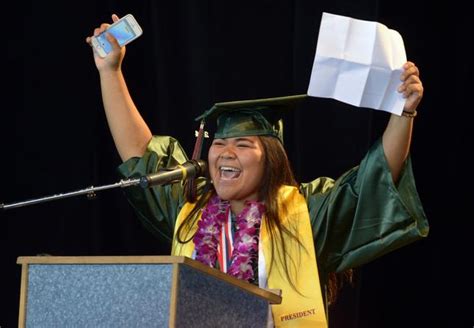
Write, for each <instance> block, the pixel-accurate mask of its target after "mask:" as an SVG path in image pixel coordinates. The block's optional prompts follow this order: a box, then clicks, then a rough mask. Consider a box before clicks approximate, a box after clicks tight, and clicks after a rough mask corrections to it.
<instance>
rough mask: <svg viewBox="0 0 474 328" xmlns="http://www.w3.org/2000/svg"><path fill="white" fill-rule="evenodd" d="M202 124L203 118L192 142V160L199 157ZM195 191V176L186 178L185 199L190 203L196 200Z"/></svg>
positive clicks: (202, 137)
mask: <svg viewBox="0 0 474 328" xmlns="http://www.w3.org/2000/svg"><path fill="white" fill-rule="evenodd" d="M204 124H205V122H204V119H202V120H201V123H200V124H199V131H198V132H197V136H196V137H197V138H196V143H195V144H194V150H193V155H192V157H191V159H192V160H198V159H200V158H201V152H202V144H203V139H204ZM196 193H197V191H196V178H192V179H187V180H186V185H185V194H186V200H187V201H188V202H190V203H194V202H195V201H196Z"/></svg>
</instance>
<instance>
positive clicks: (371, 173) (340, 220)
mask: <svg viewBox="0 0 474 328" xmlns="http://www.w3.org/2000/svg"><path fill="white" fill-rule="evenodd" d="M301 190H302V192H303V194H304V195H305V197H306V200H307V203H308V208H309V212H310V217H311V225H312V228H313V237H314V241H315V248H316V252H317V256H318V265H319V267H320V270H322V271H323V272H325V273H328V272H334V271H335V272H340V271H344V270H346V269H349V268H354V267H357V266H359V265H361V264H364V263H366V262H369V261H371V260H373V259H375V258H377V257H379V256H381V255H383V254H386V253H388V252H391V251H393V250H395V249H397V248H399V247H402V246H404V245H406V244H408V243H411V242H413V241H415V240H418V239H420V238H422V237H426V236H427V235H428V230H429V227H428V222H427V219H426V216H425V213H424V211H423V207H422V205H421V202H420V199H419V197H418V192H417V190H416V187H415V182H414V178H413V171H412V168H411V161H410V159H409V158H408V159H407V161H406V163H405V167H404V169H403V170H402V173H401V175H400V180H399V182H398V185H395V184H394V183H393V180H392V176H391V173H390V169H389V168H388V166H387V162H386V159H385V155H384V151H383V146H382V141H381V139H380V140H378V141H377V142H376V143H375V144H374V146H373V147H372V148H371V149H370V150H369V152H368V153H367V155H366V156H365V158H364V159H363V160H362V162H361V163H360V165H359V166H358V167H355V168H353V169H351V170H349V171H348V172H346V173H344V174H343V175H342V176H341V177H340V178H339V179H338V180H336V181H334V180H332V179H329V178H319V179H316V180H314V181H312V182H310V183H306V184H302V185H301Z"/></svg>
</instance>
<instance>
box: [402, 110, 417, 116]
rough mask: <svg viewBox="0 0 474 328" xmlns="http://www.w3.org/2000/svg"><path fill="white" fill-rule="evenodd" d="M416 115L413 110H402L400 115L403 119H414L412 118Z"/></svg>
mask: <svg viewBox="0 0 474 328" xmlns="http://www.w3.org/2000/svg"><path fill="white" fill-rule="evenodd" d="M417 114H418V112H417V111H416V109H415V110H413V111H409V110H403V111H402V114H401V115H402V116H405V117H409V118H414V117H416V115H417Z"/></svg>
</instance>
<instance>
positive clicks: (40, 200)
mask: <svg viewBox="0 0 474 328" xmlns="http://www.w3.org/2000/svg"><path fill="white" fill-rule="evenodd" d="M140 180H141V179H140V178H138V179H128V180H120V181H119V182H116V183H113V184H109V185H104V186H98V187H94V186H91V187H88V188H85V189H81V190H77V191H72V192H67V193H65V194H57V195H52V196H46V197H42V198H36V199H31V200H27V201H23V202H17V203H11V204H0V210H8V209H12V208H17V207H23V206H28V205H33V204H39V203H44V202H49V201H52V200H56V199H62V198H67V197H74V196H78V195H84V194H86V195H87V198H88V199H93V198H94V197H95V196H96V194H95V192H96V191H100V190H106V189H112V188H117V187H121V188H126V187H130V186H136V185H139V184H140Z"/></svg>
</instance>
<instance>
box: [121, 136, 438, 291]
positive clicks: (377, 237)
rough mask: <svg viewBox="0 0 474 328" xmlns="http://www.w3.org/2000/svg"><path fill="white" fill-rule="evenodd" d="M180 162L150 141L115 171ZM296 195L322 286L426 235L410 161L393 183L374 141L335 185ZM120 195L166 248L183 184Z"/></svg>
mask: <svg viewBox="0 0 474 328" xmlns="http://www.w3.org/2000/svg"><path fill="white" fill-rule="evenodd" d="M187 160H188V157H187V156H186V154H185V152H184V150H183V149H182V147H181V146H180V144H179V142H178V141H177V140H176V139H174V138H172V137H168V136H154V137H153V139H152V140H151V141H150V143H149V144H148V147H147V151H146V153H145V154H144V155H143V156H142V157H141V158H131V159H129V160H128V161H126V162H124V163H123V164H122V165H121V166H120V167H119V168H118V170H119V173H120V174H121V176H122V177H123V178H131V177H135V178H137V177H140V176H143V175H146V174H149V173H152V172H155V171H156V170H158V169H160V168H165V167H172V166H175V165H177V164H180V163H183V162H185V161H187ZM200 183H201V184H202V183H203V178H201V180H200ZM198 185H199V182H198ZM300 190H301V193H302V194H303V195H304V197H305V199H306V202H307V204H308V211H309V215H310V219H311V226H312V229H313V237H314V244H315V249H316V255H317V261H318V266H319V271H320V278H321V280H322V281H321V282H322V283H325V282H326V279H327V275H328V273H329V272H341V271H344V270H346V269H349V268H354V267H357V266H360V265H361V264H364V263H367V262H369V261H371V260H373V259H375V258H377V257H379V256H381V255H383V254H386V253H388V252H390V251H392V250H395V249H397V248H399V247H401V246H404V245H406V244H409V243H411V242H413V241H415V240H418V239H420V238H422V237H426V236H427V234H428V230H429V227H428V222H427V219H426V216H425V213H424V211H423V207H422V205H421V202H420V199H419V197H418V193H417V190H416V187H415V182H414V178H413V172H412V168H411V162H410V159H408V160H407V161H406V163H405V167H404V169H403V170H402V172H401V174H400V179H399V182H398V184H397V185H395V184H394V183H393V180H392V176H391V173H390V170H389V168H388V166H387V162H386V160H385V156H384V152H383V147H382V141H381V139H379V140H378V141H377V142H376V143H375V144H374V145H373V146H372V147H371V149H370V150H369V151H368V152H367V154H366V156H365V157H364V158H363V159H362V161H361V163H360V165H358V166H357V167H354V168H352V169H351V170H349V171H347V172H346V173H344V174H343V175H342V176H341V177H339V178H338V179H337V180H333V179H330V178H327V177H322V178H317V179H315V180H313V181H311V182H309V183H302V184H301V186H300ZM125 192H126V194H127V197H128V199H129V201H130V203H131V204H132V206H133V207H134V208H135V210H136V212H137V214H138V217H139V218H140V220H141V221H142V222H143V224H144V225H145V227H146V228H147V229H148V230H150V231H151V232H153V233H154V234H155V235H157V236H158V237H159V238H160V239H162V240H164V241H166V242H169V243H171V241H172V238H173V231H174V224H175V220H176V218H177V215H178V213H179V211H180V210H181V208H182V207H183V205H184V203H185V198H184V187H183V184H182V183H175V184H172V185H166V186H157V187H154V188H150V189H142V188H140V187H130V188H127V189H125Z"/></svg>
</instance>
